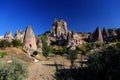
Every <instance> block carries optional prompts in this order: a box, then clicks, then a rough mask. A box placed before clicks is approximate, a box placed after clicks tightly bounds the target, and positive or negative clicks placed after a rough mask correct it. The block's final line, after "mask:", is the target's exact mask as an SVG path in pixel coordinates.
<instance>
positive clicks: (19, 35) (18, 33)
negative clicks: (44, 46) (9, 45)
mask: <svg viewBox="0 0 120 80" xmlns="http://www.w3.org/2000/svg"><path fill="white" fill-rule="evenodd" d="M24 34H25V33H24V32H23V31H22V30H17V31H16V33H15V36H14V39H17V40H21V41H22V42H23V38H24Z"/></svg>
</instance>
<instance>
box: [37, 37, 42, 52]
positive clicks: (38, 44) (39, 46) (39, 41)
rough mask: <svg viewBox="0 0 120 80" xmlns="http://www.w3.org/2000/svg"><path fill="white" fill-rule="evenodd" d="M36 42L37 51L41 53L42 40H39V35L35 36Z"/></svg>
mask: <svg viewBox="0 0 120 80" xmlns="http://www.w3.org/2000/svg"><path fill="white" fill-rule="evenodd" d="M36 44H37V51H38V52H40V53H42V46H43V45H42V41H41V40H40V38H39V37H36Z"/></svg>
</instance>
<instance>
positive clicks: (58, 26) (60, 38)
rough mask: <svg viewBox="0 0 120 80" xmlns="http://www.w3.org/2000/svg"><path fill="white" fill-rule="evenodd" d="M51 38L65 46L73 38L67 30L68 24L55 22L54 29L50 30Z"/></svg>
mask: <svg viewBox="0 0 120 80" xmlns="http://www.w3.org/2000/svg"><path fill="white" fill-rule="evenodd" d="M50 36H51V37H52V38H53V39H54V42H57V43H58V44H59V45H65V44H66V43H67V40H68V38H71V36H72V33H71V32H70V31H69V30H67V23H66V22H65V21H64V20H60V21H58V20H56V19H55V20H54V23H53V26H52V29H51V30H50Z"/></svg>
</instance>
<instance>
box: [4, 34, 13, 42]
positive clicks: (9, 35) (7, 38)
mask: <svg viewBox="0 0 120 80" xmlns="http://www.w3.org/2000/svg"><path fill="white" fill-rule="evenodd" d="M4 39H5V40H6V41H8V42H12V40H13V36H12V33H11V32H6V34H5V36H4Z"/></svg>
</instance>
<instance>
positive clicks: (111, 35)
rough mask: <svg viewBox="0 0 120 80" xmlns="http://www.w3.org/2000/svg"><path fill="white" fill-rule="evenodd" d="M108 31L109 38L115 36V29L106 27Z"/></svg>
mask: <svg viewBox="0 0 120 80" xmlns="http://www.w3.org/2000/svg"><path fill="white" fill-rule="evenodd" d="M108 32H109V34H110V37H111V38H113V37H116V36H117V33H116V31H115V29H108Z"/></svg>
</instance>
